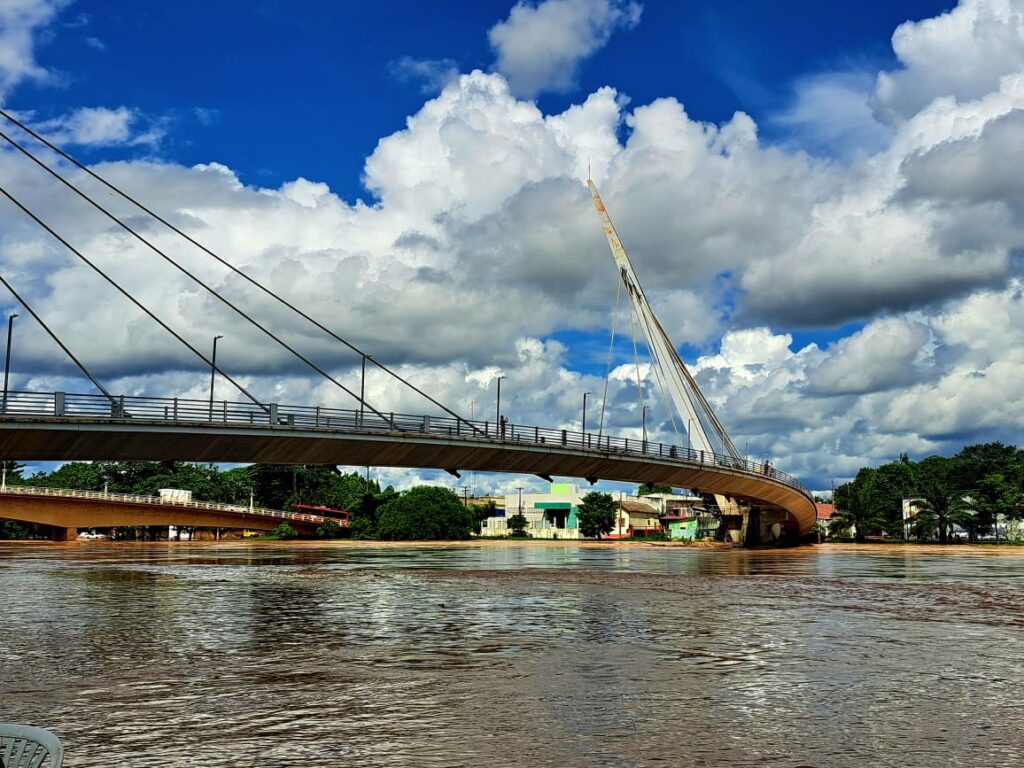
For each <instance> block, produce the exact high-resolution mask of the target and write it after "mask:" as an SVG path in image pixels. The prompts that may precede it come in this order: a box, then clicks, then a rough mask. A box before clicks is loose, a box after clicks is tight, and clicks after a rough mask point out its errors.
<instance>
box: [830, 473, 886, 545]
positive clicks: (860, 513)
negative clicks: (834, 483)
mask: <svg viewBox="0 0 1024 768" xmlns="http://www.w3.org/2000/svg"><path fill="white" fill-rule="evenodd" d="M874 473H875V470H874V469H869V468H864V469H862V470H861V471H860V472H858V473H857V477H856V478H855V479H854V481H853V482H852V483H843V484H842V485H840V486H839V487H838V488H836V491H835V502H834V503H835V509H834V511H833V512H832V520H831V522H830V523H829V530H830V531H832V532H833V534H835V533H838V532H839V531H845V530H849V529H851V528H852V529H853V530H854V540H855V541H857V542H858V543H863V542H864V540H865V539H866V538H867V535H868V534H869V533H876V532H878V531H880V530H882V529H883V528H884V527H886V526H887V525H888V524H889V519H888V517H887V516H886V515H884V514H881V510H882V509H883V507H882V506H881V505H880V504H878V503H877V500H871V501H869V499H870V493H868V489H869V487H870V485H871V484H872V481H873V478H874Z"/></svg>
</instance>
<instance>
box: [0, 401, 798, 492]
mask: <svg viewBox="0 0 1024 768" xmlns="http://www.w3.org/2000/svg"><path fill="white" fill-rule="evenodd" d="M4 416H42V417H50V418H52V417H63V418H91V419H102V420H104V421H109V420H113V421H130V420H132V419H136V420H139V421H158V422H160V421H162V422H171V423H189V424H196V423H198V424H209V425H214V426H215V425H234V426H252V427H270V428H273V429H278V428H302V429H317V430H332V431H333V430H338V431H344V432H358V433H367V434H394V433H402V434H406V435H410V434H411V435H415V434H421V435H427V436H438V437H448V438H462V439H479V440H484V441H487V442H494V441H498V442H505V443H518V444H527V445H535V446H537V445H539V446H547V447H551V448H555V449H558V448H574V449H583V450H587V451H597V452H601V453H610V454H622V455H630V456H638V457H652V458H657V459H660V460H665V461H679V462H687V463H696V464H701V465H707V466H712V467H722V468H726V469H732V470H737V471H741V472H748V473H751V474H757V475H762V476H764V477H770V478H772V479H773V480H777V481H779V482H781V483H784V484H786V485H789V486H792V487H794V488H796V489H798V490H800V491H802V492H803V493H805V494H807V495H808V496H810V495H811V492H810V490H809V489H808V488H807V486H805V485H804V484H803V483H802V482H800V481H799V480H798V479H797V478H795V477H793V476H792V475H788V474H786V473H785V472H780V471H779V470H777V469H775V468H774V467H773V466H771V464H768V463H759V462H755V461H750V460H749V459H744V458H737V457H735V456H726V455H723V454H718V453H712V452H710V451H700V450H694V449H693V448H691V447H689V446H682V445H674V444H670V443H661V442H655V441H652V440H643V439H639V438H635V437H619V436H615V435H606V434H594V433H592V432H588V433H582V432H574V431H572V430H568V429H550V428H546V427H537V426H530V425H524V424H513V423H511V422H505V423H503V424H499V423H496V422H494V421H486V420H484V421H481V420H469V419H458V418H454V417H452V416H422V415H411V414H404V413H383V414H377V413H373V412H372V411H368V410H358V409H346V408H329V407H325V406H304V405H281V404H278V403H266V404H260V405H257V404H256V403H242V402H232V401H229V400H215V401H213V402H211V401H209V400H195V399H189V398H180V397H135V396H119V397H115V398H113V399H112V400H111V399H108V398H106V397H104V396H103V395H94V394H75V393H65V392H9V393H8V395H7V399H6V401H0V419H2V418H3V417H4Z"/></svg>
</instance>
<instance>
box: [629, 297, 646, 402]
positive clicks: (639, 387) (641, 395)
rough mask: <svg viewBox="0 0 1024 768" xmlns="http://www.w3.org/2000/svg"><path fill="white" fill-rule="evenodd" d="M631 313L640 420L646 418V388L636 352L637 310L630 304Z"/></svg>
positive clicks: (630, 323) (631, 332)
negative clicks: (635, 323)
mask: <svg viewBox="0 0 1024 768" xmlns="http://www.w3.org/2000/svg"><path fill="white" fill-rule="evenodd" d="M630 308H631V310H632V311H631V312H630V313H629V334H630V336H632V337H633V363H634V364H635V365H636V395H637V398H638V399H639V400H640V418H641V420H642V419H643V418H644V388H643V384H642V383H641V382H640V355H639V353H638V352H637V350H636V326H635V325H634V324H633V315H634V314H635V312H636V308H635V307H633V306H632V302H630Z"/></svg>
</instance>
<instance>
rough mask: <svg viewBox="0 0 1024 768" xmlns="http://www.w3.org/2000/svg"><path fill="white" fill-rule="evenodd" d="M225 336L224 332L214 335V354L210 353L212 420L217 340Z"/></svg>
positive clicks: (211, 417) (211, 415)
mask: <svg viewBox="0 0 1024 768" xmlns="http://www.w3.org/2000/svg"><path fill="white" fill-rule="evenodd" d="M223 338H224V336H223V334H221V335H218V336H214V337H213V354H212V355H210V421H213V381H214V378H215V376H216V374H217V340H218V339H223Z"/></svg>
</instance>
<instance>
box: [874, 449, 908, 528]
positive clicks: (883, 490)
mask: <svg viewBox="0 0 1024 768" xmlns="http://www.w3.org/2000/svg"><path fill="white" fill-rule="evenodd" d="M914 482H915V478H914V470H913V468H912V467H911V466H910V464H909V463H908V462H903V461H894V462H892V463H890V464H883V465H882V466H880V467H878V468H877V469H876V470H874V472H872V473H871V474H870V475H869V476H868V477H867V479H866V482H865V483H864V485H863V487H862V488H861V490H860V494H861V502H862V503H863V505H864V508H865V515H866V517H867V518H869V519H870V520H873V521H876V524H877V525H878V526H879V527H880V528H881V529H883V530H884V531H886V532H887V533H890V534H892V533H896V532H900V533H902V530H903V499H904V498H905V497H907V496H910V495H911V494H912V493H913V489H914Z"/></svg>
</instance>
